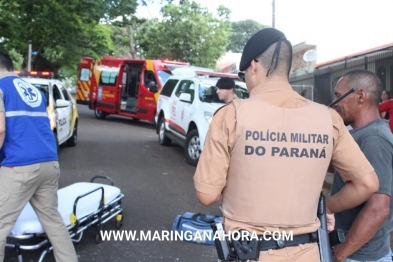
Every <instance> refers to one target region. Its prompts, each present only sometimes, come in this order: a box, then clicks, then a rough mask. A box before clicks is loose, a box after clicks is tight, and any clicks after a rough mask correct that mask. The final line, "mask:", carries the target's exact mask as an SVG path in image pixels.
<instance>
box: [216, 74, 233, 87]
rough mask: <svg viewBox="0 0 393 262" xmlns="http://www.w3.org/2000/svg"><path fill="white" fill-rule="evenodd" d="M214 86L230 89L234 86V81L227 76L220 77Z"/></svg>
mask: <svg viewBox="0 0 393 262" xmlns="http://www.w3.org/2000/svg"><path fill="white" fill-rule="evenodd" d="M216 87H218V88H220V89H232V88H235V81H233V79H232V78H229V77H221V78H220V79H218V81H217V84H216Z"/></svg>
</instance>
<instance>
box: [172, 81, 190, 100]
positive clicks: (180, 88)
mask: <svg viewBox="0 0 393 262" xmlns="http://www.w3.org/2000/svg"><path fill="white" fill-rule="evenodd" d="M189 84H190V81H189V80H183V81H181V82H180V84H179V85H178V86H177V89H176V93H175V95H176V96H177V97H179V96H180V94H181V93H185V91H186V90H187V88H188V85H189Z"/></svg>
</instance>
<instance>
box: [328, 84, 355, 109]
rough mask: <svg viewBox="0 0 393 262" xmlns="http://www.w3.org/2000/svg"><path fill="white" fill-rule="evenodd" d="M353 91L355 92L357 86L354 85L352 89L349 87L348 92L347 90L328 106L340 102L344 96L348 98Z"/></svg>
mask: <svg viewBox="0 0 393 262" xmlns="http://www.w3.org/2000/svg"><path fill="white" fill-rule="evenodd" d="M352 92H355V88H354V87H352V88H351V89H349V91H348V92H346V93H345V94H343V95H342V96H340V97H339V98H337V99H336V100H334V101H333V102H331V103H330V104H329V105H328V107H333V106H334V105H336V104H337V103H338V102H340V101H341V100H343V99H344V98H346V97H347V96H348V95H349V94H351V93H352Z"/></svg>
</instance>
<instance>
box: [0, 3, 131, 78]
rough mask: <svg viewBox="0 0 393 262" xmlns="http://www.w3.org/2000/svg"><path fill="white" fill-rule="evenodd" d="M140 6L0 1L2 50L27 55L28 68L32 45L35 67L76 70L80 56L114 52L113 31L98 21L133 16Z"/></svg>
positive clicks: (40, 68) (39, 68)
mask: <svg viewBox="0 0 393 262" xmlns="http://www.w3.org/2000/svg"><path fill="white" fill-rule="evenodd" d="M137 4H138V3H137V0H94V1H93V0H51V1H47V0H34V1H32V0H13V1H10V0H0V10H1V12H0V27H1V28H2V31H1V36H0V49H3V50H5V51H8V52H9V51H10V50H12V49H15V50H16V52H18V53H19V54H26V55H24V57H25V59H24V60H25V63H24V66H26V62H27V50H28V44H29V43H31V44H32V48H33V51H35V52H38V54H37V55H35V56H33V58H32V68H34V69H36V70H52V71H58V70H59V69H60V68H61V67H67V66H71V67H75V65H76V64H77V63H78V61H79V60H80V57H81V56H87V55H88V56H93V57H101V56H103V55H105V54H108V53H110V52H112V50H113V48H114V46H113V43H112V39H111V30H110V29H108V27H107V26H104V25H102V24H99V22H100V21H102V20H103V19H106V20H108V19H113V18H115V17H117V16H122V15H125V14H127V15H128V14H130V15H131V14H132V13H134V12H135V10H136V7H137ZM130 12H131V13H130Z"/></svg>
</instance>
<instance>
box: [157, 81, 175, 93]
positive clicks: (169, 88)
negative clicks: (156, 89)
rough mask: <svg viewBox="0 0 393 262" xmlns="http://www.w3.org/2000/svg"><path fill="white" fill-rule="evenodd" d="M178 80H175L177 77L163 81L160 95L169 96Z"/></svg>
mask: <svg viewBox="0 0 393 262" xmlns="http://www.w3.org/2000/svg"><path fill="white" fill-rule="evenodd" d="M178 82H179V80H177V79H170V80H168V81H167V82H166V83H165V85H164V86H163V88H162V90H161V93H160V95H163V96H171V94H172V92H173V89H175V86H176V85H177V83H178Z"/></svg>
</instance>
